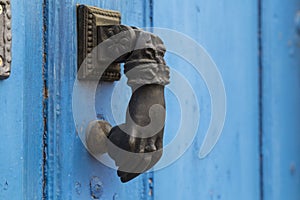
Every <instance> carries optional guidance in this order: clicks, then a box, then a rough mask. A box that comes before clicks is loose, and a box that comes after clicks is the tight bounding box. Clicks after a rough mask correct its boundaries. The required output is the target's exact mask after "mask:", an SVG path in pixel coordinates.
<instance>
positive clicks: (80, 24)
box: [77, 5, 121, 81]
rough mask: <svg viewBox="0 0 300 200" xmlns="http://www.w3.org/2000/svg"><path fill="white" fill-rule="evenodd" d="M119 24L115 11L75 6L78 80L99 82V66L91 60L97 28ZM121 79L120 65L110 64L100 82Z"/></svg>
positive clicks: (119, 18) (95, 42)
mask: <svg viewBox="0 0 300 200" xmlns="http://www.w3.org/2000/svg"><path fill="white" fill-rule="evenodd" d="M120 23H121V15H120V13H119V12H117V11H111V10H104V9H100V8H96V7H92V6H86V5H78V6H77V38H78V40H77V42H78V70H79V68H80V67H81V68H82V69H80V70H79V71H78V76H77V77H78V79H81V80H99V78H100V77H99V76H101V71H103V70H101V67H103V66H101V64H100V63H99V62H96V61H95V59H92V51H93V49H94V48H95V47H96V46H97V45H98V41H97V40H98V38H97V26H101V25H115V24H120ZM120 77H121V74H120V65H119V64H117V63H113V64H111V65H110V66H109V67H108V68H107V69H106V70H105V72H104V73H103V74H102V76H101V80H102V81H117V80H119V79H120Z"/></svg>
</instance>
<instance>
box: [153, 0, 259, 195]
mask: <svg viewBox="0 0 300 200" xmlns="http://www.w3.org/2000/svg"><path fill="white" fill-rule="evenodd" d="M153 6H154V10H153V13H154V16H153V23H154V26H155V27H165V28H170V29H173V30H176V31H179V32H182V33H184V34H186V35H188V36H189V37H192V38H193V39H194V40H196V41H197V42H198V43H199V44H201V45H202V46H203V47H204V48H205V49H206V50H207V51H208V52H209V54H210V55H211V57H212V58H213V60H214V61H215V63H216V64H217V66H218V68H219V70H220V73H221V75H222V77H223V80H224V84H225V89H226V94H227V116H226V122H225V127H224V130H223V134H222V136H221V138H220V141H219V142H218V143H217V145H216V146H215V148H214V150H213V151H212V152H211V154H210V155H209V156H208V157H206V158H204V159H202V160H200V159H199V158H198V153H199V149H200V145H201V143H202V141H203V137H204V134H205V131H206V130H207V127H208V123H209V120H210V116H211V113H210V109H211V105H210V95H209V93H208V91H207V88H206V86H205V83H203V80H202V78H201V77H200V76H197V75H195V71H194V70H193V69H192V66H190V65H189V64H188V63H187V62H186V61H182V60H180V59H179V58H178V57H176V56H174V55H171V54H169V55H168V59H167V62H168V63H169V65H170V66H171V68H174V69H176V70H178V71H179V72H180V73H181V74H183V75H184V76H185V77H186V79H187V80H188V81H189V82H190V83H191V85H192V87H193V88H195V93H196V96H197V98H198V100H199V103H200V115H201V118H200V126H199V131H198V135H197V137H196V138H195V140H194V142H193V144H192V146H191V147H190V148H189V149H188V151H187V152H186V153H185V154H184V155H183V156H182V157H181V158H180V159H179V160H177V161H176V162H175V163H174V164H173V165H171V166H168V167H166V168H164V169H162V170H160V171H158V172H155V173H154V189H153V190H154V197H155V199H243V200H246V199H249V200H253V199H259V195H260V188H259V181H260V178H259V103H258V101H259V96H258V95H259V85H258V83H259V81H258V80H259V79H258V77H259V76H258V69H259V66H258V37H257V33H258V5H257V2H256V1H243V2H238V1H226V2H225V1H217V0H212V1H205V0H192V1H188V2H183V1H176V0H174V1H158V0H157V1H156V0H154V2H153ZM166 8H167V9H166ZM162 39H164V38H162ZM175 43H176V41H175ZM177 45H182V46H184V45H183V44H181V43H180V42H179V41H178V42H177ZM167 49H168V46H167ZM187 51H188V50H187ZM191 54H193V52H192V51H191ZM195 56H197V55H195ZM199 62H201V61H199ZM171 75H172V74H171ZM167 99H171V96H170V95H169V94H168V95H167ZM168 103H169V101H167V112H168V113H169V114H167V116H174V115H177V113H176V112H177V111H176V107H174V106H178V105H174V104H173V105H172V104H170V103H169V104H168ZM190 106H194V105H190ZM167 119H168V117H167ZM169 119H172V118H169ZM179 119H180V118H179ZM177 123H179V122H178V121H176V120H175V119H173V121H168V120H167V128H166V130H165V135H166V140H167V141H170V140H171V139H172V138H173V137H174V135H175V133H174V126H176V125H175V124H177ZM172 127H173V128H172ZM175 130H176V129H175Z"/></svg>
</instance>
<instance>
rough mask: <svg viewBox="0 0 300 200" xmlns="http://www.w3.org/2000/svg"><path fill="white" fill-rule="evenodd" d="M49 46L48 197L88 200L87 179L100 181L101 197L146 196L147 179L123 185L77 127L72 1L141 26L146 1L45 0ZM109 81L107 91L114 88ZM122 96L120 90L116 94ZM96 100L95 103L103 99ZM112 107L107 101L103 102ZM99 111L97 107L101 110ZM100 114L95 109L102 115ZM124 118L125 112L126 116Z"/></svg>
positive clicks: (74, 30)
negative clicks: (92, 152)
mask: <svg viewBox="0 0 300 200" xmlns="http://www.w3.org/2000/svg"><path fill="white" fill-rule="evenodd" d="M46 2H47V4H46V10H47V11H46V24H45V25H46V30H47V31H46V49H47V52H46V54H47V62H46V72H47V77H46V78H47V88H48V95H49V99H48V104H47V106H48V108H47V124H48V126H47V166H46V168H47V179H46V182H47V189H46V191H45V195H46V198H47V199H80V200H83V199H91V198H92V196H94V195H95V194H94V191H93V190H91V189H90V183H91V181H92V183H93V184H95V183H96V184H97V183H99V185H101V189H100V190H101V191H100V192H99V193H97V195H99V197H100V199H147V198H148V197H147V194H148V192H147V191H148V177H147V175H145V176H140V177H139V178H137V179H136V180H134V181H131V182H130V183H127V184H122V183H121V182H120V180H119V178H118V177H117V174H116V170H112V169H109V168H107V167H106V166H104V165H102V164H101V163H99V162H98V161H97V160H95V159H94V158H93V157H92V156H91V155H90V154H89V153H88V152H87V150H86V149H85V147H84V146H83V144H82V142H81V141H80V139H79V137H78V135H77V134H76V131H75V124H74V121H73V116H72V114H73V113H72V91H73V84H74V80H75V74H76V71H77V67H76V66H77V63H76V61H77V59H76V57H77V51H76V48H77V35H76V4H87V5H91V6H97V7H100V8H104V9H113V10H118V11H120V12H121V13H122V22H123V23H124V24H128V25H134V26H144V21H145V17H146V16H145V14H144V13H145V12H144V11H145V5H146V4H147V2H146V1H145V2H143V1H139V0H130V1H118V0H113V1H92V0H83V1H72V0H65V1H61V0H55V1H46ZM113 86H114V85H113V84H108V85H107V87H106V88H105V90H106V91H107V92H110V91H112V89H113ZM120 95H121V94H120ZM101 99H102V98H101V96H100V99H99V100H97V102H96V105H95V106H96V107H98V105H99V104H101V103H103V101H102V100H101ZM104 107H105V109H107V110H109V109H110V104H108V105H106V106H104ZM99 112H101V111H99ZM100 114H101V113H99V115H100ZM124 116H125V114H124Z"/></svg>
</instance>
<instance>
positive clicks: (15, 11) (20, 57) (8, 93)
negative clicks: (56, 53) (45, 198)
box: [0, 0, 44, 200]
mask: <svg viewBox="0 0 300 200" xmlns="http://www.w3.org/2000/svg"><path fill="white" fill-rule="evenodd" d="M11 8H12V11H11V12H12V38H13V46H12V56H13V57H12V73H11V76H10V77H9V78H8V79H7V80H4V81H0V96H1V97H0V113H1V117H0V158H1V162H0V171H1V173H0V199H16V200H19V199H41V198H42V187H43V143H42V138H43V132H44V128H43V76H42V66H43V45H42V42H43V21H42V17H40V16H42V15H43V14H42V3H41V2H40V1H34V0H33V1H29V2H27V3H24V1H17V0H12V1H11ZM33 10H34V12H32V11H33ZM37 16H39V17H37Z"/></svg>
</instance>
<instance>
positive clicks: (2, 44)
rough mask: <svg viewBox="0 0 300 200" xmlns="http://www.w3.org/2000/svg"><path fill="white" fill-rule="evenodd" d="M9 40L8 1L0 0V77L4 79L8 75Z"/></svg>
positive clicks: (10, 38)
mask: <svg viewBox="0 0 300 200" xmlns="http://www.w3.org/2000/svg"><path fill="white" fill-rule="evenodd" d="M11 42H12V34H11V11H10V1H9V0H0V79H6V78H8V77H9V75H10V68H11V61H12V58H11V45H12V43H11Z"/></svg>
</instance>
